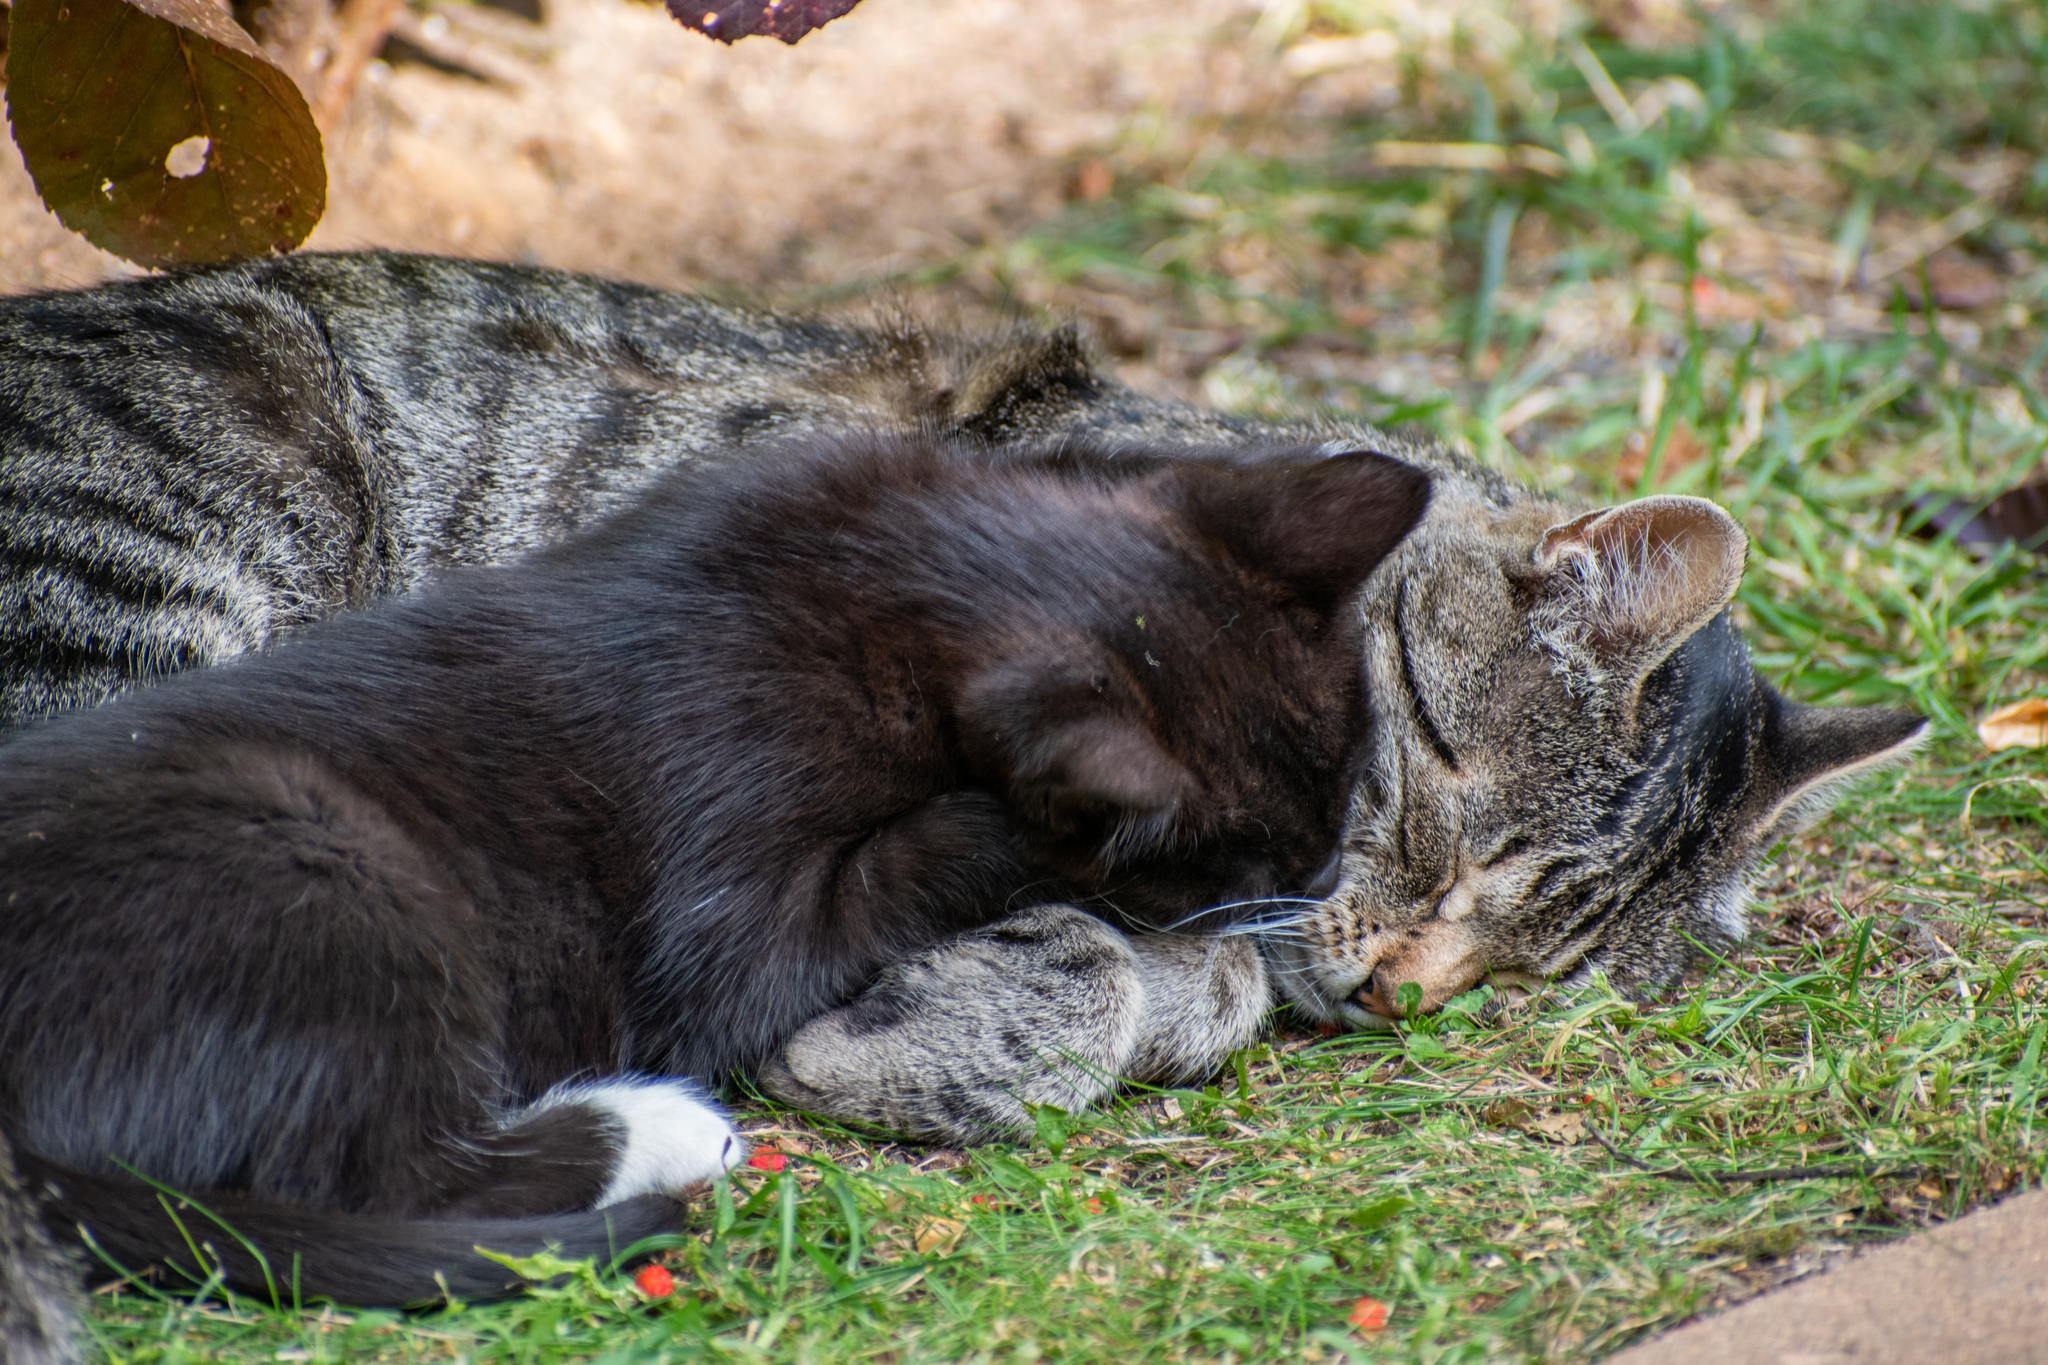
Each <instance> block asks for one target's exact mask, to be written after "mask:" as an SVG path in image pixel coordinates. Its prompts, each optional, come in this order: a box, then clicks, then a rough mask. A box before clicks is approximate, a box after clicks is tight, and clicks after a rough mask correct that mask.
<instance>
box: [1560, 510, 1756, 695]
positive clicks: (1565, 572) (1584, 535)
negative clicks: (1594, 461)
mask: <svg viewBox="0 0 2048 1365" xmlns="http://www.w3.org/2000/svg"><path fill="white" fill-rule="evenodd" d="M1748 544H1749V542H1748V539H1747V538H1746V537H1745V536H1744V535H1743V534H1742V528H1741V527H1740V526H1737V525H1736V524H1735V519H1734V518H1733V517H1731V516H1729V515H1728V514H1727V513H1726V512H1724V511H1722V510H1721V509H1720V508H1718V507H1716V506H1715V505H1714V504H1713V503H1711V502H1708V501H1707V500H1706V499H1704V498H1687V497H1679V496H1676V495H1672V494H1664V495H1660V496H1657V497H1650V498H1638V499H1637V500H1636V501H1634V502H1628V503H1623V504H1622V505H1621V506H1619V507H1609V508H1605V509H1603V510H1601V511H1597V512H1588V513H1586V514H1585V515H1584V516H1582V517H1578V518H1575V519H1574V520H1572V521H1568V522H1566V523H1564V524H1563V525H1562V526H1553V527H1551V528H1550V530H1549V531H1547V532H1545V533H1544V536H1543V539H1542V540H1541V541H1539V542H1538V543H1537V546H1536V552H1535V555H1534V561H1535V565H1536V567H1537V568H1538V569H1539V570H1541V571H1542V572H1543V573H1544V574H1545V575H1547V576H1548V580H1549V581H1548V583H1547V584H1546V586H1545V591H1544V600H1543V601H1542V602H1541V603H1540V605H1539V607H1538V609H1537V612H1536V613H1535V615H1536V617H1537V620H1536V626H1537V633H1538V638H1539V640H1541V642H1542V643H1544V644H1545V645H1547V646H1549V647H1550V648H1551V649H1552V650H1553V651H1555V652H1557V653H1558V654H1559V655H1560V656H1561V657H1563V658H1564V659H1565V662H1566V663H1567V664H1568V665H1570V664H1573V663H1575V662H1584V663H1586V664H1587V665H1589V668H1588V671H1589V672H1591V673H1592V674H1593V675H1595V677H1596V678H1608V679H1618V680H1621V681H1625V682H1633V681H1635V680H1637V679H1640V678H1642V677H1643V676H1644V675H1645V674H1647V673H1648V672H1649V671H1650V670H1651V669H1653V668H1655V667H1656V666H1657V665H1658V664H1660V663H1662V662H1663V661H1664V659H1665V658H1666V657H1668V656H1669V655H1670V653H1671V651H1672V650H1674V649H1677V648H1678V647H1679V646H1680V645H1681V644H1683V643H1685V641H1686V640H1687V639H1688V638H1689V637H1690V636H1691V635H1692V633H1693V632H1694V631H1696V630H1698V629H1699V628H1700V627H1701V626H1704V625H1705V624H1706V623H1707V622H1709V621H1711V620H1713V619H1714V618H1715V617H1716V616H1718V615H1720V613H1721V609H1722V608H1723V607H1725V606H1727V605H1728V599H1730V598H1731V597H1733V596H1734V595H1735V589H1736V588H1737V586H1739V585H1740V584H1741V582H1742V557H1743V552H1744V551H1745V550H1746V549H1747V548H1748ZM1575 654H1590V656H1591V657H1590V658H1589V659H1583V660H1575V659H1574V658H1573V656H1574V655H1575Z"/></svg>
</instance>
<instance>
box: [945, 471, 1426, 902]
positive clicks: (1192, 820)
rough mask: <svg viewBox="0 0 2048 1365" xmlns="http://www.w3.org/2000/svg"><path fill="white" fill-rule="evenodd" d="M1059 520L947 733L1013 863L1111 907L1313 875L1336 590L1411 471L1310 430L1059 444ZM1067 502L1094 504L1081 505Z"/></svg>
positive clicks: (1323, 849)
mask: <svg viewBox="0 0 2048 1365" xmlns="http://www.w3.org/2000/svg"><path fill="white" fill-rule="evenodd" d="M1042 464H1043V467H1044V470H1045V471H1046V472H1048V473H1050V474H1053V475H1056V476H1057V477H1058V478H1060V479H1062V480H1064V481H1066V483H1067V484H1068V485H1069V491H1074V490H1079V491H1078V492H1076V493H1075V496H1074V497H1071V498H1069V497H1062V498H1061V499H1060V500H1059V502H1058V506H1059V508H1060V517H1059V521H1060V522H1061V523H1063V524H1069V525H1067V526H1066V533H1068V534H1073V535H1077V536H1078V537H1079V542H1080V543H1076V544H1074V545H1072V546H1067V547H1062V546H1061V545H1060V544H1059V534H1060V532H1061V529H1062V528H1061V527H1059V526H1053V525H1047V526H1043V527H1037V528H1034V529H1033V531H1032V532H1031V534H1030V536H1029V540H1030V542H1031V545H1032V547H1033V548H1034V550H1035V551H1037V552H1039V553H1043V554H1045V555H1048V556H1050V557H1051V559H1050V561H1049V562H1048V563H1047V564H1046V565H1044V566H1041V567H1032V568H1026V569H1023V570H1020V571H1019V573H1018V574H1017V577H1018V578H1019V579H1020V580H1028V581H1029V582H1030V583H1031V584H1032V588H1031V591H1030V592H1029V593H1028V598H1029V602H1028V606H1029V607H1030V609H1031V611H1030V613H1027V612H1026V611H1025V610H1024V608H1025V606H1026V605H1027V603H1025V602H1023V601H1019V602H1018V603H1016V604H1014V606H1015V610H1013V611H1011V612H1009V613H1008V617H1009V622H1008V625H1007V627H1006V628H1005V629H1003V630H997V631H990V632H988V634H987V635H986V636H985V637H984V638H982V639H980V640H978V643H979V644H980V645H981V646H982V648H981V651H980V654H981V657H980V658H979V659H978V661H977V665H976V669H975V672H974V673H973V676H971V677H970V678H969V679H968V680H967V681H966V682H965V684H964V685H963V686H962V688H961V693H960V700H959V703H958V733H959V744H960V746H961V748H962V750H963V751H964V753H965V755H966V757H967V759H968V761H969V764H970V768H971V771H972V772H973V773H974V775H975V777H976V779H977V780H978V781H979V782H980V783H981V784H983V785H984V786H986V787H987V788H988V789H989V790H991V791H994V792H995V793H997V794H998V795H999V796H1000V797H1001V799H1002V800H1003V801H1004V803H1005V805H1006V806H1007V808H1008V809H1009V812H1010V814H1011V817H1012V819H1013V822H1014V825H1015V828H1016V830H1017V832H1018V833H1019V835H1020V836H1021V838H1022V840H1023V842H1024V845H1025V846H1026V848H1027V850H1028V854H1029V860H1030V861H1031V862H1032V863H1033V864H1034V865H1035V866H1037V867H1039V868H1042V869H1044V870H1046V871H1048V872H1050V873H1052V874H1054V875H1055V876H1056V877H1057V878H1058V879H1059V880H1060V881H1061V882H1063V883H1064V884H1065V888H1066V889H1067V890H1070V891H1071V892H1073V893H1074V894H1077V895H1081V896H1084V897H1093V898H1094V899H1093V900H1091V901H1090V903H1091V904H1094V905H1099V907H1100V908H1104V909H1109V910H1114V911H1116V912H1118V913H1121V914H1122V915H1125V916H1127V917H1129V918H1130V920H1131V922H1132V923H1134V924H1135V923H1144V924H1152V925H1156V926H1159V927H1164V926H1165V925H1167V924H1171V923H1174V922H1177V921H1178V920H1179V919H1180V918H1181V917H1183V916H1186V915H1189V914H1191V913H1195V912H1205V911H1207V912H1212V913H1214V914H1216V915H1218V916H1220V917H1222V918H1224V919H1230V918H1239V917H1241V916H1239V915H1238V914H1237V913H1236V912H1237V911H1238V910H1239V909H1245V908H1248V907H1254V906H1255V907H1257V908H1266V905H1267V903H1268V901H1269V899H1270V898H1271V897H1273V896H1275V895H1276V894H1278V893H1281V892H1287V893H1292V892H1295V891H1297V890H1299V888H1300V887H1301V886H1302V885H1303V884H1304V883H1305V882H1306V881H1307V880H1308V879H1309V878H1310V877H1312V876H1313V875H1314V874H1315V871H1316V868H1317V866H1318V865H1319V864H1321V863H1322V862H1323V861H1324V860H1325V859H1326V858H1327V857H1328V853H1329V850H1330V848H1331V847H1333V846H1334V844H1335V843H1336V841H1337V839H1338V837H1339V835H1340V834H1341V832H1342V829H1343V822H1344V817H1345V811H1346V809H1347V805H1348V799H1349V789H1350V779H1351V775H1352V773H1353V772H1354V771H1355V768H1356V763H1357V759H1358V750H1359V743H1360V737H1361V735H1362V734H1363V732H1364V730H1365V715H1364V712H1363V709H1362V704H1361V697H1360V692H1361V688H1360V686H1359V678H1358V675H1357V672H1356V668H1355V660H1356V658H1357V650H1358V641H1359V633H1358V625H1357V616H1356V612H1357V603H1358V600H1359V596H1360V593H1361V592H1362V590H1363V587H1364V584H1365V582H1366V581H1367V579H1368V577H1369V576H1370V575H1371V574H1372V572H1373V570H1374V569H1375V568H1376V567H1377V566H1378V565H1379V564H1380V562H1381V561H1382V560H1383V559H1384V558H1385V557H1386V556H1387V554H1388V553H1389V552H1391V551H1392V550H1393V549H1394V547H1395V546H1396V545H1397V544H1399V543H1400V541H1401V538H1402V537H1403V536H1404V535H1406V534H1407V533H1408V531H1409V529H1410V528H1411V527H1412V526H1414V525H1415V524H1416V522H1417V520H1418V519H1419V518H1420V516H1421V515H1422V512H1423V508H1424V506H1425V505H1426V503H1427V502H1428V499H1429V489H1430V482H1429V479H1428V478H1427V476H1426V475H1425V474H1423V473H1422V472H1421V471H1419V470H1417V469H1414V468H1412V467H1410V466H1408V465H1405V464H1401V463H1398V462H1396V461H1393V460H1389V459H1385V458H1383V457H1381V456H1378V455H1374V454H1369V453H1363V452H1354V453H1348V454H1341V455H1336V456H1329V457H1326V456H1324V455H1323V454H1322V453H1321V452H1320V451H1319V450H1318V449H1317V448H1316V447H1315V446H1312V445H1311V446H1303V447H1300V448H1298V449H1292V450H1289V449H1286V448H1282V449H1279V450H1276V451H1271V452H1264V453H1263V454H1261V455H1259V457H1258V458H1252V457H1249V456H1245V455H1243V454H1241V453H1237V452H1233V453H1231V454H1228V455H1220V456H1200V455H1188V454H1185V453H1176V454H1175V456H1174V458H1172V459H1170V460H1149V461H1148V460H1146V459H1145V458H1144V457H1142V456H1140V455H1136V454H1133V453H1130V452H1122V451H1120V452H1115V453H1114V455H1113V457H1111V458H1097V457H1096V456H1094V455H1092V454H1090V453H1089V452H1088V451H1086V450H1077V449H1073V448H1062V449H1060V450H1058V451H1056V452H1054V454H1053V456H1051V457H1050V458H1049V459H1048V460H1046V461H1043V462H1042ZM1083 507H1092V508H1095V509H1096V510H1097V511H1098V512H1099V513H1100V515H1098V516H1094V517H1093V518H1092V519H1089V520H1082V511H1081V510H1080V509H1081V508H1083Z"/></svg>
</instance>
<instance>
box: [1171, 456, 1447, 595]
mask: <svg viewBox="0 0 2048 1365" xmlns="http://www.w3.org/2000/svg"><path fill="white" fill-rule="evenodd" d="M1187 472H1188V476H1189V494H1190V498H1191V503H1192V508H1191V510H1192V512H1193V517H1194V521H1195V524H1196V525H1197V527H1199V528H1200V530H1201V531H1202V532H1203V533H1204V534H1205V535H1208V536H1211V537H1213V538H1214V539H1216V540H1218V541H1221V542H1222V543H1223V544H1225V545H1227V546H1229V547H1230V548H1231V550H1232V551H1233V552H1234V553H1235V554H1236V556H1237V557H1238V559H1239V561H1240V562H1241V563H1244V564H1247V565H1251V566H1254V567H1256V568H1257V569H1258V570H1259V571H1260V572H1262V573H1265V574H1268V575H1270V576H1272V577H1274V578H1277V579H1279V580H1280V581H1281V582H1283V583H1285V584H1287V585H1288V587H1289V588H1291V589H1292V590H1293V591H1294V592H1295V593H1296V594H1298V595H1299V596H1300V597H1301V598H1302V599H1304V600H1305V601H1307V602H1309V603H1310V604H1311V605H1313V606H1315V607H1318V608H1321V609H1324V610H1331V609H1334V608H1335V607H1336V606H1337V604H1338V603H1340V602H1341V601H1343V600H1344V599H1346V598H1348V597H1349V596H1350V595H1351V594H1352V593H1353V592H1354V591H1355V590H1356V589H1357V588H1358V587H1359V586H1360V585H1361V584H1363V583H1364V582H1365V579H1366V576H1367V575H1368V574H1370V573H1371V572H1372V571H1373V570H1374V569H1375V568H1377V567H1379V563H1380V561H1381V560H1383V559H1385V558H1386V557H1387V556H1388V555H1389V554H1391V553H1392V552H1393V549H1394V547H1395V546H1397V545H1399V544H1400V543H1401V540H1402V537H1404V536H1406V535H1407V534H1408V532H1409V531H1411V530H1412V529H1414V526H1415V523H1416V522H1418V521H1420V520H1421V519H1422V513H1423V510H1424V509H1425V508H1427V507H1428V506H1429V476H1428V475H1427V474H1426V473H1424V472H1423V471H1422V470H1420V469H1417V468H1415V467H1414V466H1412V465H1405V464H1401V463H1400V462H1399V461H1396V460H1390V459H1388V458H1387V457H1386V456H1384V455H1376V454H1373V453H1371V452H1369V451H1350V452H1347V453H1345V454H1340V455H1332V456H1328V457H1326V458H1321V459H1316V460H1314V461H1313V462H1311V463H1308V464H1297V465H1253V466H1249V467H1243V468H1237V469H1223V468H1209V469H1199V468H1191V469H1189V470H1188V471H1187Z"/></svg>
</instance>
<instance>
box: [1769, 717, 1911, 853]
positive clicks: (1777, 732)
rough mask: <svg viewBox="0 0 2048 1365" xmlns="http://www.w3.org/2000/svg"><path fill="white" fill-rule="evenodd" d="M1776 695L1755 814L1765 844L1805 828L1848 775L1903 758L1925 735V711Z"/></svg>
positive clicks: (1846, 781) (1838, 791)
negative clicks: (1761, 798)
mask: <svg viewBox="0 0 2048 1365" xmlns="http://www.w3.org/2000/svg"><path fill="white" fill-rule="evenodd" d="M1774 700H1775V701H1776V710H1775V714H1774V715H1772V717H1771V719H1770V720H1769V721H1768V722H1767V724H1766V726H1765V731H1764V737H1763V746H1762V751H1761V754H1760V755H1759V757H1760V760H1761V762H1763V763H1764V764H1766V765H1768V766H1769V767H1770V768H1772V769H1774V770H1775V771H1774V772H1773V773H1772V774H1771V777H1772V781H1771V782H1770V784H1769V786H1767V787H1766V788H1765V790H1766V791H1768V792H1770V798H1769V801H1768V804H1766V805H1765V806H1764V807H1763V809H1762V810H1761V811H1760V812H1759V813H1758V815H1757V816H1756V818H1755V819H1754V821H1753V828H1754V829H1755V830H1756V831H1757V834H1756V844H1757V845H1759V846H1762V847H1769V846H1770V845H1772V844H1775V843H1778V842H1779V841H1780V840H1784V839H1789V838H1791V837H1792V836H1793V835H1795V834H1797V833H1799V832H1800V831H1801V830H1803V829H1805V828H1807V827H1808V826H1809V825H1811V824H1813V823H1814V822H1815V821H1816V820H1818V819H1820V818H1821V816H1823V815H1825V814H1827V811H1828V807H1830V806H1832V805H1834V803H1835V798H1836V797H1837V796H1839V795H1840V794H1841V791H1842V789H1843V788H1844V787H1846V786H1847V785H1848V784H1849V783H1850V782H1851V781H1853V780H1854V779H1855V778H1857V777H1858V776H1860V775H1861V774H1863V773H1866V772H1869V771H1870V770H1872V769H1873V768H1882V767H1886V766H1888V765H1890V764H1893V763H1897V762H1899V761H1900V760H1902V759H1904V758H1905V757H1906V756H1907V755H1908V754H1910V753H1912V752H1913V750H1914V749H1915V748H1916V747H1918V746H1919V744H1920V742H1921V741H1922V740H1923V739H1925V738H1926V737H1927V721H1926V718H1925V717H1922V716H1916V715H1914V714H1912V713H1911V712H1909V711H1887V710H1884V709H1882V708H1880V707H1876V706H1804V705H1801V704H1800V703H1798V702H1794V701H1786V700H1784V699H1783V698H1781V697H1779V698H1774Z"/></svg>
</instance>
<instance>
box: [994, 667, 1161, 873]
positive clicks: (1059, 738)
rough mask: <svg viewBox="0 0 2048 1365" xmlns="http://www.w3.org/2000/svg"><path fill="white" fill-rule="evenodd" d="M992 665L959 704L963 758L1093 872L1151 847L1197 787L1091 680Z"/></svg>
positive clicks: (1036, 828) (1043, 834) (1024, 818)
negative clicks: (965, 757) (964, 750)
mask: <svg viewBox="0 0 2048 1365" xmlns="http://www.w3.org/2000/svg"><path fill="white" fill-rule="evenodd" d="M1070 673H1071V670H1069V669H1066V668H1062V667H1059V666H1048V667H1046V668H1042V669H1030V668H1020V667H998V668H995V669H992V670H990V672H989V673H987V674H984V675H983V676H982V677H981V678H979V679H977V680H976V681H975V682H974V683H972V684H970V685H969V686H968V688H967V690H966V693H965V695H964V696H963V698H962V702H961V712H960V715H961V722H962V734H961V739H962V743H963V746H964V747H965V749H966V751H967V754H968V758H969V761H970V762H971V763H972V764H973V765H974V766H975V767H976V768H977V769H979V770H980V776H981V778H982V780H983V781H986V782H988V783H989V784H990V785H991V786H992V787H994V788H995V789H996V790H997V791H998V792H1000V793H1001V795H1002V796H1003V798H1004V801H1005V804H1007V805H1008V806H1009V808H1010V809H1011V811H1012V812H1013V813H1014V814H1015V815H1016V817H1017V818H1018V819H1019V821H1020V822H1022V823H1023V824H1024V825H1025V826H1026V827H1027V828H1029V829H1031V830H1032V831H1033V832H1034V833H1035V834H1037V835H1038V836H1039V837H1040V838H1044V839H1048V840H1049V841H1051V842H1052V843H1054V844H1059V845H1065V846H1067V847H1068V848H1069V849H1070V850H1079V851H1081V855H1082V858H1083V860H1084V861H1085V862H1087V863H1088V864H1089V865H1091V866H1092V867H1094V868H1096V869H1104V868H1107V867H1111V866H1114V865H1115V864H1117V863H1119V862H1122V861H1124V860H1125V859H1127V858H1129V857H1132V856H1134V855H1137V854H1139V853H1144V852H1150V851H1154V850H1156V849H1157V848H1159V847H1160V846H1161V845H1162V844H1163V843H1165V842H1166V840H1167V839H1168V838H1169V837H1170V836H1171V834H1172V831H1173V826H1174V820H1175V817H1176V816H1177V815H1178V813H1179V811H1180V806H1181V802H1182V801H1183V800H1184V799H1185V798H1186V797H1188V796H1189V795H1191V794H1192V793H1193V792H1194V790H1195V787H1196V785H1197V783H1196V779H1195V777H1194V774H1192V773H1190V772H1189V771H1188V770H1187V768H1186V767H1184V766H1183V765H1182V764H1181V763H1180V761H1179V760H1177V759H1175V758H1174V757H1173V755H1171V754H1169V753H1168V752H1167V751H1166V749H1165V747H1164V746H1162V745H1161V744H1160V742H1159V740H1158V738H1157V737H1156V736H1154V735H1153V734H1152V732H1151V730H1150V729H1148V728H1147V727H1146V726H1145V725H1144V724H1143V723H1142V722H1141V721H1139V720H1137V719H1134V718H1132V717H1131V716H1130V715H1127V714H1124V713H1123V711H1124V708H1123V707H1121V706H1119V704H1118V703H1117V700H1116V698H1115V696H1114V695H1113V694H1106V693H1105V692H1104V691H1103V689H1101V688H1098V687H1097V686H1096V685H1095V681H1096V679H1095V676H1093V675H1091V676H1088V677H1085V678H1077V676H1070Z"/></svg>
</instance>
